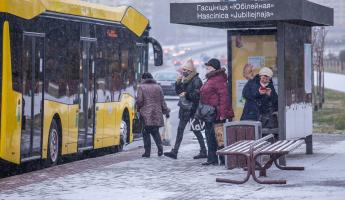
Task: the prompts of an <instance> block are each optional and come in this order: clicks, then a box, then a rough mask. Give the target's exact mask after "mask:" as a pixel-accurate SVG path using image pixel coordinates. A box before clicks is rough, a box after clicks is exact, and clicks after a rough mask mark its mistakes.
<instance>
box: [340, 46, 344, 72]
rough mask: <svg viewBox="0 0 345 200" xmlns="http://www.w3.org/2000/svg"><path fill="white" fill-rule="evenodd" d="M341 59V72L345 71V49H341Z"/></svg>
mask: <svg viewBox="0 0 345 200" xmlns="http://www.w3.org/2000/svg"><path fill="white" fill-rule="evenodd" d="M339 60H340V63H341V72H344V70H345V69H344V68H345V50H341V51H340V53H339Z"/></svg>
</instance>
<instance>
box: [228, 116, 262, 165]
mask: <svg viewBox="0 0 345 200" xmlns="http://www.w3.org/2000/svg"><path fill="white" fill-rule="evenodd" d="M261 137H262V133H261V122H259V121H235V122H228V123H225V124H224V146H229V145H231V144H234V143H235V142H237V141H240V140H256V139H259V138H261ZM246 166H247V163H246V159H245V158H244V157H243V156H234V155H229V156H225V167H226V168H227V169H233V168H243V167H246Z"/></svg>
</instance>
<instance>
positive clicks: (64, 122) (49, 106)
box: [42, 100, 70, 159]
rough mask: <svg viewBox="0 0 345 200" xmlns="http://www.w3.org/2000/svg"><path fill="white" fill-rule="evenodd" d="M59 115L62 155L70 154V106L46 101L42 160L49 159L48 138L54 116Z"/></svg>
mask: <svg viewBox="0 0 345 200" xmlns="http://www.w3.org/2000/svg"><path fill="white" fill-rule="evenodd" d="M55 114H57V115H58V116H59V117H60V120H61V121H60V122H61V129H62V133H61V137H62V143H61V154H62V155H64V154H67V153H68V143H69V140H70V138H69V134H68V114H69V106H68V105H67V104H62V103H57V102H54V101H49V100H44V119H43V121H44V123H43V140H42V141H43V144H42V145H43V146H42V147H43V148H42V158H43V159H45V158H47V154H48V136H49V129H50V124H51V123H52V120H53V117H54V115H55Z"/></svg>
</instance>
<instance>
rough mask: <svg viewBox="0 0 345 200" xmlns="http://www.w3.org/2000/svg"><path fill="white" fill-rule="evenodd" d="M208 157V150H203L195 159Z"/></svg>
mask: <svg viewBox="0 0 345 200" xmlns="http://www.w3.org/2000/svg"><path fill="white" fill-rule="evenodd" d="M200 158H207V153H206V150H204V151H203V150H201V151H200V153H199V154H198V155H196V156H194V157H193V159H200Z"/></svg>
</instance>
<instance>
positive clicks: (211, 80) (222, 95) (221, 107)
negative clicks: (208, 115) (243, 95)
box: [200, 69, 234, 120]
mask: <svg viewBox="0 0 345 200" xmlns="http://www.w3.org/2000/svg"><path fill="white" fill-rule="evenodd" d="M206 78H207V81H206V83H204V85H203V86H202V87H201V89H200V95H201V103H202V104H206V105H211V106H213V107H215V108H216V112H217V115H216V120H219V119H220V117H222V118H223V119H231V118H233V117H234V112H233V110H232V107H231V104H230V97H229V92H228V85H227V76H226V74H225V69H218V70H216V71H212V72H210V73H208V74H206Z"/></svg>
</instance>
